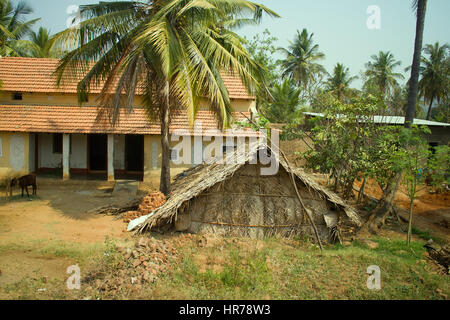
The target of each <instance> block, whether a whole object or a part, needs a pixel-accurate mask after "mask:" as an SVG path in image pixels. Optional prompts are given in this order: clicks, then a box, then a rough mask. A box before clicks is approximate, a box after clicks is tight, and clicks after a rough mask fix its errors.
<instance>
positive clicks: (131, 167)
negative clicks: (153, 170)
mask: <svg viewBox="0 0 450 320" xmlns="http://www.w3.org/2000/svg"><path fill="white" fill-rule="evenodd" d="M125 169H126V171H127V172H130V173H133V172H135V173H140V172H143V171H144V136H143V135H126V136H125Z"/></svg>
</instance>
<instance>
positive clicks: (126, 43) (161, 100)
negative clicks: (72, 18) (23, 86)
mask: <svg viewBox="0 0 450 320" xmlns="http://www.w3.org/2000/svg"><path fill="white" fill-rule="evenodd" d="M80 9H81V17H82V19H83V21H82V22H81V23H80V25H79V28H72V29H68V30H65V31H63V32H61V33H59V34H58V35H56V39H57V40H56V43H58V44H59V46H58V47H57V48H58V49H59V50H64V49H66V48H67V47H75V49H73V50H71V51H70V52H69V53H67V54H66V55H65V56H64V58H63V59H62V61H61V63H60V65H59V67H58V69H57V71H56V73H57V75H58V80H59V83H62V82H63V80H64V79H65V78H67V77H69V78H73V77H74V76H81V78H82V80H81V81H79V83H78V96H79V99H80V101H81V100H82V99H83V98H84V97H85V96H86V95H87V94H88V93H89V90H90V88H91V87H94V86H95V85H98V84H99V83H100V82H101V81H104V85H103V88H102V92H101V95H100V99H99V104H100V105H101V106H102V107H103V108H105V109H106V111H107V112H108V115H109V116H110V118H111V122H112V123H113V124H114V123H116V122H117V119H118V117H119V109H120V108H123V107H125V108H132V106H133V99H134V96H135V92H136V89H137V88H142V89H143V90H144V99H143V100H144V106H145V108H146V110H147V113H148V115H149V117H150V119H157V118H159V120H160V123H161V146H162V168H161V182H160V190H161V191H162V192H163V193H164V194H166V195H168V194H169V193H170V158H169V156H170V149H169V123H170V115H171V113H173V112H175V111H177V109H178V108H180V107H181V108H183V109H185V110H186V111H187V114H188V118H189V120H190V123H191V124H193V122H194V119H195V115H196V112H197V110H198V102H199V101H200V99H203V98H204V99H206V100H207V101H208V102H209V104H208V105H209V106H210V109H211V110H212V111H213V112H215V113H216V115H217V117H218V120H219V122H220V123H221V124H222V126H223V127H227V126H228V125H229V124H230V123H231V121H232V118H231V111H232V110H231V103H230V97H229V95H228V90H227V88H226V87H225V84H224V81H223V79H222V75H221V74H222V72H232V73H233V74H234V75H235V76H238V77H239V78H240V79H241V80H242V81H243V83H244V85H245V86H246V87H247V89H248V90H249V91H250V92H251V91H252V90H254V89H255V88H256V87H257V86H258V85H259V82H258V79H260V77H261V76H262V72H261V67H260V66H259V65H258V64H257V63H255V62H254V61H253V60H252V59H251V57H250V55H249V53H248V51H247V50H245V48H244V47H243V45H242V43H241V38H240V37H239V36H238V35H236V34H235V33H234V32H232V31H231V30H229V29H228V28H227V25H229V24H231V25H236V17H239V18H242V17H245V16H247V17H250V18H253V19H254V20H255V21H258V20H259V19H260V17H261V15H262V13H263V12H266V13H268V14H269V15H272V16H276V14H275V13H274V12H273V11H271V10H270V9H268V8H266V7H264V6H262V5H259V4H255V3H252V2H249V1H244V0H230V1H223V2H222V1H214V0H203V1H195V0H176V1H169V0H159V1H153V2H152V5H151V6H150V5H149V4H148V3H144V2H127V1H123V2H100V3H99V4H95V5H87V6H81V7H80ZM229 22H232V23H229ZM241 22H242V21H241ZM89 61H96V62H95V63H90V62H89ZM123 93H125V95H124V94H123Z"/></svg>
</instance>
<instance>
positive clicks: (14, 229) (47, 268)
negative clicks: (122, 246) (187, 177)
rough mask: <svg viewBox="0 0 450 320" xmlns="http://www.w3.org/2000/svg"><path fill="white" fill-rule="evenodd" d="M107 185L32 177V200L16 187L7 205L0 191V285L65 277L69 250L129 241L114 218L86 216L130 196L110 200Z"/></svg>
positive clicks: (122, 226) (123, 194) (121, 223)
mask: <svg viewBox="0 0 450 320" xmlns="http://www.w3.org/2000/svg"><path fill="white" fill-rule="evenodd" d="M113 187H114V183H109V182H101V181H100V182H99V181H68V182H62V181H58V180H46V179H38V191H37V196H33V197H31V201H30V200H28V199H27V198H26V195H25V197H24V198H22V197H21V196H20V190H18V189H16V190H15V191H14V194H13V197H12V198H11V199H9V201H7V200H6V198H5V197H4V193H3V192H2V193H1V194H0V287H2V286H4V285H7V284H10V283H14V282H16V281H19V280H21V279H24V278H27V277H31V278H33V277H36V276H37V275H40V276H42V275H51V276H52V277H54V278H60V279H62V278H65V277H67V275H66V268H67V266H70V265H71V264H74V263H77V262H78V261H77V258H78V257H77V256H74V257H73V258H72V257H71V258H67V256H70V250H71V246H76V247H80V246H81V247H86V250H91V249H92V248H95V246H101V245H102V244H103V243H104V242H105V239H106V238H107V237H110V238H114V239H127V238H130V235H129V234H127V233H125V232H123V230H124V228H125V224H124V223H123V222H122V221H121V220H120V219H119V218H118V217H113V216H105V215H99V214H95V213H90V212H89V211H91V210H93V209H96V208H98V207H102V206H105V205H110V204H114V203H124V202H126V201H129V200H130V199H131V198H132V197H133V195H130V194H128V193H127V192H123V193H119V194H115V195H114V196H113V195H112V190H113ZM63 251H65V252H63ZM59 253H60V254H59Z"/></svg>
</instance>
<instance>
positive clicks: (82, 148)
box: [38, 133, 88, 169]
mask: <svg viewBox="0 0 450 320" xmlns="http://www.w3.org/2000/svg"><path fill="white" fill-rule="evenodd" d="M71 137H72V153H71V154H70V167H71V168H74V169H87V167H88V166H87V135H85V134H72V135H71ZM38 139H39V141H38V148H39V168H61V161H62V154H58V153H53V134H51V133H39V138H38Z"/></svg>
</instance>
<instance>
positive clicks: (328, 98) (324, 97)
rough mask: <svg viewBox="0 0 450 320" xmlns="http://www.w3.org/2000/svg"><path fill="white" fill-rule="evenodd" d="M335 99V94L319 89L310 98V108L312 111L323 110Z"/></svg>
mask: <svg viewBox="0 0 450 320" xmlns="http://www.w3.org/2000/svg"><path fill="white" fill-rule="evenodd" d="M335 100H336V96H334V95H333V94H332V93H330V92H329V91H327V90H325V89H319V90H317V92H316V93H315V94H314V96H313V97H312V100H311V109H312V111H314V112H324V111H325V110H327V109H328V108H329V107H330V106H331V105H332V104H333V103H334V102H335Z"/></svg>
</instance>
